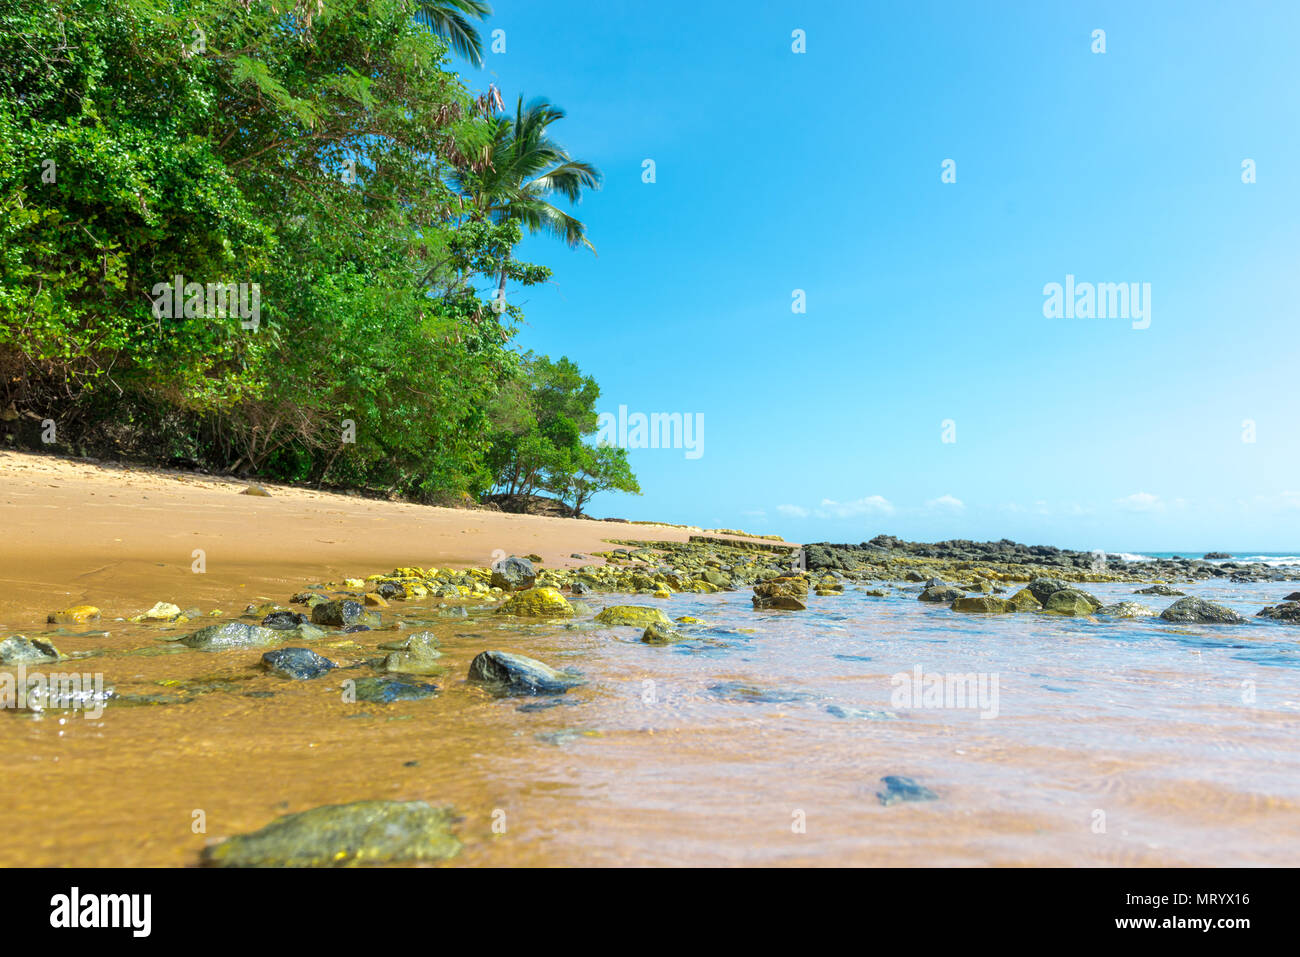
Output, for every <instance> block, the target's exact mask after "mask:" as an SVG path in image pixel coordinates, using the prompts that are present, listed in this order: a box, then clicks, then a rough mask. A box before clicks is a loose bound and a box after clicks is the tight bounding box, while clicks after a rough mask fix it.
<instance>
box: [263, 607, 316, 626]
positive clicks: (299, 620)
mask: <svg viewBox="0 0 1300 957" xmlns="http://www.w3.org/2000/svg"><path fill="white" fill-rule="evenodd" d="M306 622H307V616H306V615H304V614H302V613H301V612H297V611H273V612H271V614H269V615H267V616H266V617H265V618H263V619H262V627H263V628H273V629H275V630H276V631H292V630H293V629H295V628H297V627H298V626H299V625H302V624H305V623H306Z"/></svg>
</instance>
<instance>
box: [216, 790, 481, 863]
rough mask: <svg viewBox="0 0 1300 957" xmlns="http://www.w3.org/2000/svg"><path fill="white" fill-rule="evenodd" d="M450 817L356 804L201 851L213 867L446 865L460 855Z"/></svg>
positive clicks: (415, 806) (443, 812)
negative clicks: (441, 863)
mask: <svg viewBox="0 0 1300 957" xmlns="http://www.w3.org/2000/svg"><path fill="white" fill-rule="evenodd" d="M455 820H456V817H455V812H454V810H453V809H452V808H450V807H442V808H438V807H432V806H431V805H429V804H426V803H425V802H423V801H357V802H356V803H354V804H335V805H327V806H325V807H318V808H313V809H312V810H310V811H302V812H299V813H297V814H288V815H285V816H284V817H282V818H280V819H279V820H276V821H272V822H271V823H270V824H268V825H267V826H266V827H264V828H262V829H261V830H260V831H254V832H253V833H251V834H242V835H238V836H236V837H231V838H227V839H226V840H224V841H222V842H221V843H220V844H216V845H213V846H210V847H207V848H204V850H203V858H202V859H203V863H204V864H207V865H209V866H215V867H355V866H358V865H365V864H414V863H427V862H432V861H441V860H446V859H447V858H449V857H454V856H456V855H457V854H458V853H460V849H461V844H460V841H459V840H457V839H456V836H455V835H454V834H453V833H452V825H453V824H454V823H455Z"/></svg>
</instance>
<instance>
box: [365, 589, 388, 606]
mask: <svg viewBox="0 0 1300 957" xmlns="http://www.w3.org/2000/svg"><path fill="white" fill-rule="evenodd" d="M361 602H362V604H364V605H365V606H366V607H367V608H387V607H388V599H386V598H385V597H384V596H383V595H381V594H379V593H378V592H373V591H368V592H366V593H365V594H364V595H362V596H361Z"/></svg>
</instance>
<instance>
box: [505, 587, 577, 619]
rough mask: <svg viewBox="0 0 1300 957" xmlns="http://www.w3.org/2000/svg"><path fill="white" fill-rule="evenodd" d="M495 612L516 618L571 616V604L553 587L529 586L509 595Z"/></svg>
mask: <svg viewBox="0 0 1300 957" xmlns="http://www.w3.org/2000/svg"><path fill="white" fill-rule="evenodd" d="M497 614H499V615H514V616H515V617H517V618H571V617H573V606H572V605H570V604H569V601H568V599H566V598H565V597H564V596H563V595H561V594H560V593H559V592H558V591H556V590H555V589H554V588H550V587H540V588H529V589H527V590H525V591H521V592H515V593H514V594H513V595H511V596H510V598H509V599H508V600H507V601H506V603H505V604H504V605H502V606H501V607H500V608H498V609H497Z"/></svg>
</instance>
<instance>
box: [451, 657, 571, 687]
mask: <svg viewBox="0 0 1300 957" xmlns="http://www.w3.org/2000/svg"><path fill="white" fill-rule="evenodd" d="M469 680H470V681H479V682H482V683H484V684H488V685H492V686H493V687H494V689H495V690H497V691H498V692H499V693H504V694H563V693H564V692H566V691H568V690H569V689H570V688H575V687H577V686H578V685H581V684H583V683H584V682H583V680H582V679H581V678H579V677H576V676H574V675H569V674H565V673H564V672H561V671H556V670H555V669H554V668H552V667H551V666H550V665H547V664H544V663H543V662H540V661H538V660H537V659H535V658H529V657H526V656H525V655H515V654H511V653H510V652H507V651H484V652H481V653H480V654H478V655H477V656H475V658H474V660H473V661H471V662H470V665H469Z"/></svg>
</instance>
